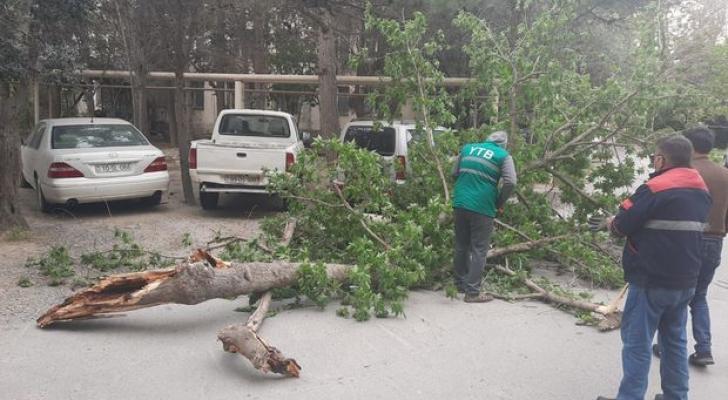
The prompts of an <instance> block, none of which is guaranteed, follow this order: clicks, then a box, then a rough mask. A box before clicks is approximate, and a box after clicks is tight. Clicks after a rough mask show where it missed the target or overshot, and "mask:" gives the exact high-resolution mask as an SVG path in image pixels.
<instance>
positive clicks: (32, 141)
mask: <svg viewBox="0 0 728 400" xmlns="http://www.w3.org/2000/svg"><path fill="white" fill-rule="evenodd" d="M45 129H46V126H45V124H40V125H38V126H37V127H36V128H35V131H33V133H32V134H31V135H30V137H29V138H28V146H29V147H31V148H33V149H36V150H37V149H38V148H39V147H40V142H41V141H42V140H43V132H45Z"/></svg>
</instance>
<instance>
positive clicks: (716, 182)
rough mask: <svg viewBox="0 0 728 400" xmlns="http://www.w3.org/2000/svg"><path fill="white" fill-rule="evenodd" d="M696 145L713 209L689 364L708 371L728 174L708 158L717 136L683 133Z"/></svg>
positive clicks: (693, 310) (693, 305)
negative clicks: (711, 294) (711, 298)
mask: <svg viewBox="0 0 728 400" xmlns="http://www.w3.org/2000/svg"><path fill="white" fill-rule="evenodd" d="M683 135H684V136H685V137H686V138H688V140H690V142H691V143H692V144H693V150H694V151H693V168H695V169H696V170H697V171H698V172H699V173H700V176H701V177H702V178H703V180H704V181H705V184H706V185H707V186H708V191H710V197H711V198H712V199H713V205H712V207H711V208H710V213H709V214H708V224H707V225H706V227H705V231H704V232H703V251H702V257H701V268H700V274H699V275H698V284H697V287H696V288H695V296H694V297H693V299H692V300H691V301H690V314H691V315H692V326H693V339H695V352H694V353H693V354H691V355H690V357H689V358H688V361H689V362H690V364H692V365H695V366H701V367H705V366H708V365H712V364H715V361H714V360H713V352H712V349H711V332H710V311H709V309H708V301H707V295H708V286H709V285H710V283H711V282H712V280H713V276H714V275H715V270H716V268H718V266H719V265H720V256H721V252H722V250H723V238H725V234H726V216H727V215H728V170H727V169H725V168H724V167H722V166H720V165H718V164H716V163H714V162H713V161H711V160H710V158H708V154H709V153H710V151H711V150H713V145H714V143H715V136H714V135H713V132H711V131H710V130H709V129H707V128H702V127H701V128H693V129H688V130H687V131H685V132H683ZM653 353H654V354H655V355H656V356H658V357H660V355H661V354H660V348H659V345H657V344H656V345H654V346H653Z"/></svg>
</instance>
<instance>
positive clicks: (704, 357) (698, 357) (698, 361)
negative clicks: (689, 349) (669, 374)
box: [688, 351, 715, 367]
mask: <svg viewBox="0 0 728 400" xmlns="http://www.w3.org/2000/svg"><path fill="white" fill-rule="evenodd" d="M688 361H689V362H690V364H692V365H694V366H696V367H707V366H708V365H713V364H715V360H713V355H712V354H710V353H698V352H697V351H696V352H695V353H693V354H691V355H690V357H688Z"/></svg>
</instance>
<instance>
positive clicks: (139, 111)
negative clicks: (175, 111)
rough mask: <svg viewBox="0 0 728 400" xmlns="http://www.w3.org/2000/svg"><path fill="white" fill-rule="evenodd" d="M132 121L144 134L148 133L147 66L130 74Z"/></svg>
mask: <svg viewBox="0 0 728 400" xmlns="http://www.w3.org/2000/svg"><path fill="white" fill-rule="evenodd" d="M131 81H132V87H131V97H132V107H133V109H132V121H133V123H134V126H136V127H137V128H138V129H139V130H140V131H142V133H144V134H145V135H148V134H149V116H148V115H147V88H146V86H147V68H146V67H142V66H141V64H140V67H139V68H136V69H135V70H134V74H133V75H132V79H131Z"/></svg>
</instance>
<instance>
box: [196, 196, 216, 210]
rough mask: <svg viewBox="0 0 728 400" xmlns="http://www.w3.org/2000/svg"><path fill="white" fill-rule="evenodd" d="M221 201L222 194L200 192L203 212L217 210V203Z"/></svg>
mask: <svg viewBox="0 0 728 400" xmlns="http://www.w3.org/2000/svg"><path fill="white" fill-rule="evenodd" d="M219 199H220V193H209V192H200V205H201V206H202V209H203V210H214V209H216V208H217V202H218V200H219Z"/></svg>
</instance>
